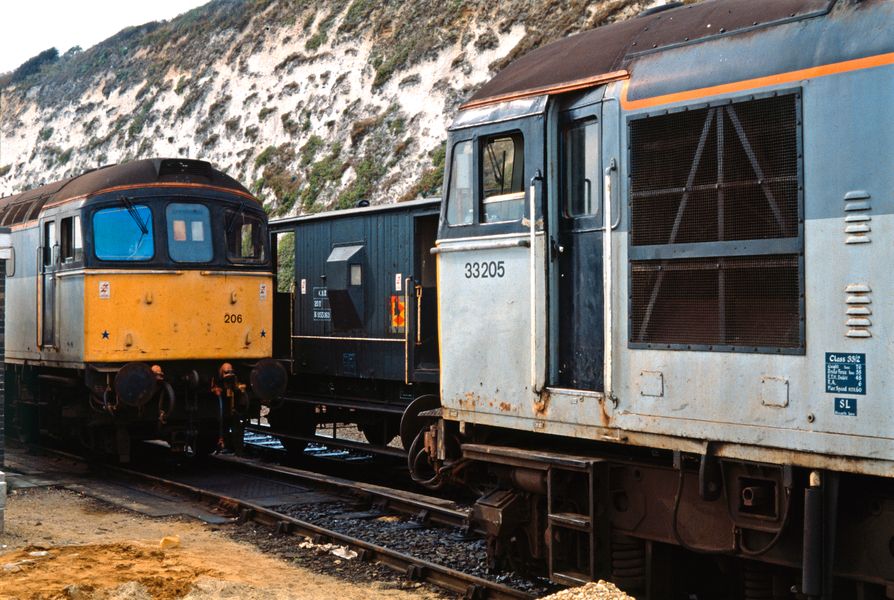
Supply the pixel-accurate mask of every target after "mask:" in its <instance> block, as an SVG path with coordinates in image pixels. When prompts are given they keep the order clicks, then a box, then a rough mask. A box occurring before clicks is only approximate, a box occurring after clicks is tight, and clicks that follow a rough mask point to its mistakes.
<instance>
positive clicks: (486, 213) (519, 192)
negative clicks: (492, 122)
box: [480, 133, 525, 223]
mask: <svg viewBox="0 0 894 600" xmlns="http://www.w3.org/2000/svg"><path fill="white" fill-rule="evenodd" d="M480 168H481V171H480V172H481V188H482V189H481V215H480V216H481V222H482V223H503V222H507V221H518V220H520V219H521V218H522V217H523V216H524V213H525V183H524V177H525V150H524V142H523V141H522V135H521V134H520V133H513V134H511V135H505V134H501V135H496V136H491V137H487V138H484V140H482V143H481V154H480Z"/></svg>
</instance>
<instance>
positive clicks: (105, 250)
mask: <svg viewBox="0 0 894 600" xmlns="http://www.w3.org/2000/svg"><path fill="white" fill-rule="evenodd" d="M93 247H94V252H95V254H96V258H98V259H99V260H124V261H141V260H150V259H151V258H152V257H153V256H155V239H154V237H153V231H152V210H151V209H150V208H149V207H148V206H146V205H143V204H136V205H135V204H131V203H128V204H127V206H115V207H111V208H103V209H101V210H98V211H96V212H95V213H93Z"/></svg>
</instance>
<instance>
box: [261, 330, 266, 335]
mask: <svg viewBox="0 0 894 600" xmlns="http://www.w3.org/2000/svg"><path fill="white" fill-rule="evenodd" d="M261 337H267V330H266V329H262V330H261Z"/></svg>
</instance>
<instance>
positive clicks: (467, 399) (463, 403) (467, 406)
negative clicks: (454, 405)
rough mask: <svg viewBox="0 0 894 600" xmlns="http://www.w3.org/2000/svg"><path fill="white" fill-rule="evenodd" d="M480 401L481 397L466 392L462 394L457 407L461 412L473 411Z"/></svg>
mask: <svg viewBox="0 0 894 600" xmlns="http://www.w3.org/2000/svg"><path fill="white" fill-rule="evenodd" d="M480 401H481V396H479V395H478V394H476V393H475V392H466V393H465V394H463V397H462V398H460V399H459V406H460V408H462V409H463V410H475V408H476V407H477V406H478V403H479V402H480Z"/></svg>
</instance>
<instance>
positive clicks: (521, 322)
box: [438, 1, 894, 476]
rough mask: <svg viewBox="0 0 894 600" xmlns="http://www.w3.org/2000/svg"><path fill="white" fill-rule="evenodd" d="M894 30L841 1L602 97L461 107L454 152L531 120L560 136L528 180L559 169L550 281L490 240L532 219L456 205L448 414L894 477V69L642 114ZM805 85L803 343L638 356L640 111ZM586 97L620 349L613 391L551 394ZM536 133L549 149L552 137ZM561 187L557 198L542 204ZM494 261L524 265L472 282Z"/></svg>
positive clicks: (612, 362) (444, 265) (865, 6)
mask: <svg viewBox="0 0 894 600" xmlns="http://www.w3.org/2000/svg"><path fill="white" fill-rule="evenodd" d="M892 32H894V3H892V2H878V1H873V2H863V3H857V2H838V3H837V4H836V5H835V6H834V7H833V10H832V11H831V13H830V14H829V15H824V16H818V17H814V18H811V19H805V20H796V21H794V22H791V23H787V24H783V25H779V26H777V27H771V28H767V29H763V30H760V31H755V32H747V33H743V34H739V35H732V36H726V37H725V36H719V37H717V38H715V39H712V40H708V41H705V42H702V43H699V44H692V45H686V46H682V47H679V48H674V49H669V50H665V51H661V52H654V53H645V54H643V55H642V56H640V57H638V58H637V59H636V60H635V61H634V62H633V63H632V64H631V66H630V67H629V70H630V72H631V75H630V81H629V82H625V81H618V82H615V83H611V84H608V85H607V86H605V87H601V88H597V89H594V90H591V91H589V92H587V93H585V94H584V93H581V92H576V93H574V94H565V95H558V96H550V97H546V96H543V97H541V98H542V106H544V111H543V112H542V113H536V114H534V115H533V116H532V110H531V107H532V106H540V105H541V104H540V103H539V102H533V101H531V100H530V99H527V100H516V101H511V102H505V103H503V104H501V105H498V106H496V107H495V106H491V107H486V108H478V109H470V110H468V111H465V112H464V113H461V114H460V116H459V117H458V118H457V121H456V122H455V123H454V126H453V128H452V133H451V138H450V142H449V143H448V147H452V144H453V143H454V142H455V141H456V140H459V139H464V138H469V139H471V138H474V137H475V136H477V135H479V134H480V133H481V132H485V131H486V132H487V133H493V132H494V131H495V129H496V130H497V131H500V130H501V129H500V128H502V130H503V131H509V130H512V129H516V128H519V127H522V128H524V127H530V128H531V131H536V132H539V134H535V135H542V136H543V140H542V142H543V143H540V142H541V140H536V142H537V143H538V144H539V149H540V150H542V151H543V153H544V156H543V157H542V158H541V159H540V160H539V161H538V160H537V159H536V157H535V158H533V159H532V158H530V157H528V156H529V155H528V153H527V152H526V157H528V160H527V164H526V178H527V179H531V178H533V177H534V176H535V175H536V171H537V170H538V169H540V170H541V171H542V173H543V174H544V175H545V181H544V182H543V183H541V184H538V185H537V186H535V187H534V188H532V189H534V190H537V191H536V192H535V193H537V198H536V200H537V204H538V206H536V207H535V212H536V215H537V216H536V219H537V234H536V236H535V238H536V242H535V245H534V253H533V260H534V265H535V269H534V276H533V281H532V278H531V276H530V265H531V262H530V261H531V259H532V252H531V249H530V248H528V247H523V246H518V247H513V248H494V249H485V248H487V246H488V245H493V244H495V243H496V242H498V241H501V240H507V239H515V238H513V237H512V236H515V237H516V238H518V239H528V238H529V231H528V225H529V223H527V222H522V223H519V224H516V226H515V229H514V231H512V230H511V229H512V228H508V229H509V231H507V227H505V226H503V227H501V228H500V229H499V230H497V228H495V227H494V228H492V229H493V230H494V231H495V233H494V234H492V233H491V231H490V226H488V225H480V226H476V227H473V228H468V229H467V230H466V231H465V232H464V233H463V234H462V235H460V234H458V233H457V232H456V231H455V229H457V228H450V227H448V226H447V224H446V223H444V222H443V217H442V228H441V234H440V236H439V237H440V239H439V242H438V248H439V250H438V252H439V254H438V260H439V273H440V275H439V290H440V317H439V318H440V322H441V360H442V370H441V396H442V404H443V407H444V411H443V414H444V417H445V418H447V419H448V420H453V421H461V422H469V423H480V424H485V425H492V426H498V427H506V428H512V429H520V430H526V431H534V432H542V433H548V434H555V435H561V436H569V437H575V438H583V439H591V440H607V441H613V442H621V443H628V444H633V445H640V446H650V447H658V448H668V449H680V450H684V451H693V452H703V451H704V448H705V446H706V445H707V444H709V443H710V444H712V445H713V449H714V450H713V451H714V452H715V453H716V454H717V455H719V456H729V457H737V458H742V459H746V460H755V461H765V462H773V463H778V462H786V463H789V464H800V465H804V466H810V467H820V468H829V469H834V470H840V471H850V472H863V473H871V474H878V475H884V476H894V412H892V410H891V406H890V398H891V396H892V395H894V381H892V377H894V376H892V375H891V369H890V365H891V364H894V345H892V342H891V340H892V339H894V338H892V336H894V307H892V306H891V303H890V302H888V301H887V299H888V298H890V297H891V294H892V293H894V272H892V270H891V266H890V265H891V262H892V261H891V256H892V241H891V236H892V231H894V195H892V194H894V192H892V190H894V169H892V168H891V161H890V157H891V156H892V155H894V119H892V116H891V107H892V106H894V66H891V65H890V62H891V61H888V64H881V65H879V66H872V67H869V68H855V69H852V70H848V69H843V70H842V69H838V71H840V72H835V71H836V70H835V69H832V70H831V72H828V73H826V72H817V73H809V74H808V76H805V77H803V78H799V79H796V80H795V81H780V82H778V83H773V82H772V81H767V82H762V83H758V84H754V85H748V84H743V85H741V86H738V87H739V88H741V89H730V90H718V91H716V92H714V93H711V92H710V90H709V91H708V92H706V93H704V94H701V95H700V96H699V97H698V98H697V99H695V100H681V101H668V102H663V103H662V102H659V103H657V104H655V105H654V106H646V107H643V108H636V109H634V108H630V107H631V106H636V105H635V104H633V103H632V101H634V100H642V99H649V98H651V97H653V96H656V95H663V94H672V93H676V92H681V91H686V90H693V89H700V88H704V87H708V86H715V85H720V84H726V83H732V82H738V81H742V80H747V79H752V78H755V77H765V76H769V75H775V74H778V73H785V72H787V71H791V70H794V69H804V68H812V67H817V66H822V65H827V64H830V63H836V62H841V61H848V60H854V59H860V58H864V57H868V56H877V55H883V54H887V53H891V52H894V34H892ZM882 62H884V61H882ZM628 85H629V89H626V88H627V86H628ZM793 89H794V90H798V91H799V93H800V94H801V110H802V119H803V125H802V128H801V132H802V136H803V154H804V155H803V181H804V216H805V223H804V257H805V258H804V261H805V270H804V286H805V298H804V302H805V308H804V315H805V317H806V331H805V339H806V344H805V348H804V350H803V354H794V355H791V354H790V355H780V354H777V353H764V352H757V353H754V352H752V353H741V352H720V351H704V350H653V349H635V348H630V347H629V345H628V340H629V339H630V336H629V332H628V297H629V289H628V286H629V281H628V260H627V251H628V236H627V229H628V225H629V224H628V218H629V214H628V210H627V204H628V201H627V199H628V197H629V193H628V189H627V182H628V170H629V161H628V158H627V133H628V127H627V123H628V119H630V118H633V117H636V116H638V115H642V114H646V113H649V114H652V113H659V112H661V111H668V110H681V109H684V108H685V107H687V106H692V107H701V106H704V105H705V103H707V102H714V101H718V100H723V99H730V100H732V99H736V100H738V99H742V98H747V97H748V96H749V95H752V94H762V93H768V92H773V91H790V90H793ZM582 98H586V101H587V102H590V103H593V102H600V101H601V102H602V109H601V125H602V153H603V156H602V167H603V172H601V173H599V174H594V177H598V180H599V181H602V186H600V188H601V189H602V194H601V202H602V203H603V207H604V209H605V211H606V214H608V215H609V216H610V220H611V221H612V224H613V225H614V224H616V227H614V228H613V229H612V230H611V234H610V236H609V241H608V245H607V246H604V249H603V252H604V253H605V255H606V256H605V257H604V258H605V259H606V264H607V265H608V267H607V271H606V272H605V273H604V281H603V283H604V284H605V289H606V294H605V296H604V297H603V298H602V301H603V303H604V306H605V307H606V308H607V317H608V318H607V320H606V325H605V332H604V333H605V335H606V338H607V340H608V342H607V343H608V347H607V353H606V360H605V370H604V379H605V386H604V389H602V390H597V391H584V390H565V389H556V388H554V387H550V384H551V383H552V382H554V381H556V368H555V363H556V344H555V332H556V331H558V322H559V320H561V319H562V318H563V315H562V314H560V313H559V312H558V310H557V307H558V305H559V303H558V298H557V289H558V286H557V276H556V269H557V267H556V265H557V264H558V263H557V261H556V257H555V252H547V251H546V248H548V247H549V244H550V243H553V242H554V240H555V239H556V230H555V222H556V221H557V218H556V214H557V212H556V211H557V201H556V198H557V197H558V196H559V194H558V188H557V186H558V183H557V181H558V179H559V178H558V173H559V171H558V164H559V163H558V160H559V150H558V136H557V133H556V132H557V122H558V118H559V116H558V115H559V112H560V109H567V108H568V107H569V106H570V105H571V104H572V103H574V102H576V103H577V104H578V105H580V104H581V103H583V101H582ZM625 106H626V107H627V108H625ZM485 110H486V111H487V113H485V112H484V111H485ZM487 115H492V116H493V117H494V120H493V121H488V119H487ZM513 117H514V120H513ZM535 139H536V137H535ZM526 143H527V144H528V145H529V146H528V148H526V150H530V146H532V145H533V143H531V142H530V141H528V140H526ZM613 164H614V166H615V167H616V168H617V170H612V166H613ZM449 172H450V161H449V160H448V168H447V173H449ZM447 187H448V186H447V185H445V189H447ZM543 190H545V197H546V202H545V205H541V204H540V202H541V200H542V199H543V197H544V194H543V192H542V191H543ZM530 194H531V192H530V191H529V192H528V200H529V201H530ZM855 203H862V204H865V206H868V208H866V209H865V210H860V211H857V212H859V214H860V215H863V216H869V217H870V219H869V220H868V221H866V220H861V221H859V222H856V221H853V220H851V221H846V218H847V217H848V216H849V215H851V216H852V215H853V214H854V212H853V211H846V210H845V207H846V205H848V204H851V205H853V204H855ZM861 208H863V206H861ZM544 212H545V213H546V216H547V225H546V231H544V228H543V222H542V218H543V213H544ZM855 226H857V227H856V228H855ZM867 226H868V230H866V228H867ZM848 228H850V230H848ZM497 231H498V232H497ZM457 238H460V239H457ZM866 238H868V241H867V240H866ZM547 239H549V242H548V241H547ZM855 242H856V243H855ZM485 259H486V260H504V261H506V265H507V269H506V277H505V278H504V279H502V280H492V281H482V280H478V279H467V278H465V277H464V276H463V270H462V269H463V265H464V264H465V262H467V261H470V260H485ZM594 276H596V277H600V276H602V274H594ZM532 283H533V285H534V292H535V293H534V295H533V298H534V305H533V310H532V305H531V298H532V296H531V293H530V292H531V285H532ZM855 297H856V298H857V300H855V299H854V298H855ZM867 299H868V300H867ZM849 302H850V304H849ZM858 303H859V304H858ZM853 306H861V307H868V308H869V311H870V314H868V315H862V316H861V317H860V318H866V319H867V321H857V322H852V323H851V325H848V324H847V323H848V320H849V319H852V318H854V316H853V315H850V316H849V315H848V314H847V310H848V308H849V307H853ZM532 317H533V319H534V324H533V326H532V322H531V318H532ZM866 332H868V335H867V334H866ZM849 334H850V335H849ZM532 335H533V336H534V340H533V342H534V343H533V345H532V344H531V336H532ZM857 336H861V337H857ZM532 347H533V348H534V352H535V357H534V361H533V368H534V373H533V381H532V377H531V372H530V370H531V367H532V361H531V360H530V358H531V357H530V348H532ZM826 353H859V354H865V357H866V358H865V362H866V393H865V395H862V394H861V395H848V394H834V393H827V392H826V381H825V376H826ZM532 384H533V386H534V389H533V390H532ZM842 396H846V397H848V398H851V399H856V400H857V406H858V410H857V414H856V416H843V415H839V414H836V413H835V410H834V402H835V398H837V397H842Z"/></svg>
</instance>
